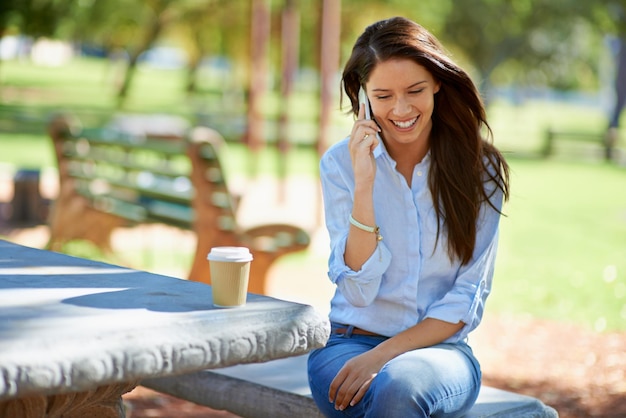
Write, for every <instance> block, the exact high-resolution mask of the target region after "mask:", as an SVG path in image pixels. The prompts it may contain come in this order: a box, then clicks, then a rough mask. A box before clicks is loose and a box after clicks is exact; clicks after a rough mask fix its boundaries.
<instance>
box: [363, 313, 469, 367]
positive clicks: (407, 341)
mask: <svg viewBox="0 0 626 418" xmlns="http://www.w3.org/2000/svg"><path fill="white" fill-rule="evenodd" d="M464 326H465V324H464V323H463V322H458V323H456V324H452V323H450V322H445V321H442V320H439V319H434V318H426V319H424V320H423V321H422V322H420V323H419V324H417V325H415V326H413V327H411V328H409V329H407V330H405V331H403V332H401V333H399V334H397V335H395V336H393V337H392V338H389V339H388V340H386V341H384V342H383V343H381V344H379V345H378V346H377V347H376V348H375V349H374V350H380V352H381V355H384V357H386V358H387V361H389V360H391V359H392V358H394V357H397V356H399V355H400V354H403V353H406V352H408V351H411V350H416V349H419V348H424V347H430V346H433V345H436V344H439V343H441V342H443V341H445V340H447V339H448V338H450V337H452V336H453V335H454V334H456V333H457V332H458V331H459V330H460V329H461V328H463V327H464Z"/></svg>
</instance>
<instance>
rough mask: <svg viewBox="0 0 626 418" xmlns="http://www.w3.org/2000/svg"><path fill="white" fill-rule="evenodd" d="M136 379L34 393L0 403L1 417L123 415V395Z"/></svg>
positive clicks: (113, 417) (104, 417)
mask: <svg viewBox="0 0 626 418" xmlns="http://www.w3.org/2000/svg"><path fill="white" fill-rule="evenodd" d="M137 383H138V382H125V383H116V384H112V385H106V386H100V387H98V388H97V389H94V390H90V391H87V392H76V393H62V394H58V395H49V396H44V395H34V396H28V397H24V398H17V399H9V400H6V401H3V402H0V416H2V417H21V418H44V417H45V418H57V417H58V418H60V417H63V418H83V417H98V418H125V416H126V412H125V410H124V403H123V401H122V395H123V394H125V393H126V392H130V391H131V390H133V389H134V388H135V386H137Z"/></svg>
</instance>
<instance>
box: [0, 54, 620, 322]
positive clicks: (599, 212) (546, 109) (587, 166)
mask: <svg viewBox="0 0 626 418" xmlns="http://www.w3.org/2000/svg"><path fill="white" fill-rule="evenodd" d="M112 74H113V73H112V69H111V68H107V67H106V65H105V64H104V63H103V62H102V61H98V60H78V61H76V62H74V63H72V65H70V66H67V67H62V68H41V67H34V66H32V65H30V64H25V63H19V62H3V63H1V64H0V81H1V83H0V88H2V90H1V91H0V94H1V96H0V98H1V100H0V164H1V165H3V166H6V165H8V166H9V167H10V168H11V169H16V168H36V167H40V168H51V167H54V166H55V161H54V157H53V154H52V149H51V147H50V142H49V140H48V138H47V137H46V135H45V131H44V127H45V120H46V118H47V117H48V116H49V114H50V113H51V112H55V111H60V110H71V111H72V112H76V113H77V114H78V115H79V116H80V117H81V119H82V120H83V122H84V123H85V124H86V125H90V126H92V125H96V124H99V123H103V122H104V121H106V120H107V119H108V118H109V117H110V116H111V115H112V114H113V113H114V112H115V110H114V97H113V94H112V92H113V90H112V84H111V83H112ZM135 81H136V84H135V85H134V88H133V89H132V90H131V94H130V97H129V101H128V104H127V107H126V108H125V109H124V110H125V111H129V112H135V111H137V112H145V113H154V112H163V113H169V114H178V115H182V116H185V117H188V118H189V119H190V120H193V118H194V117H195V116H194V115H195V114H196V112H198V111H199V110H201V111H203V112H206V113H207V114H208V115H212V116H214V118H215V120H217V121H219V120H221V118H222V115H223V114H224V113H225V112H227V111H233V110H236V111H239V110H240V109H239V110H237V109H238V108H237V106H240V105H241V104H239V105H238V104H237V100H234V101H233V103H235V104H234V105H233V107H232V108H230V107H228V106H225V104H226V103H228V102H227V101H224V100H223V99H222V97H221V94H220V93H219V92H217V91H216V87H219V86H215V85H205V86H204V88H203V91H204V92H205V93H203V94H201V95H197V96H195V97H194V98H193V99H190V98H188V97H186V96H185V95H184V94H183V93H182V92H181V90H182V88H181V86H182V85H183V83H184V74H183V73H182V72H180V71H179V72H177V71H162V70H161V71H159V70H154V69H147V68H142V69H141V70H140V71H138V72H137V74H136V79H135ZM279 106H280V100H279V98H278V97H277V96H272V97H269V98H268V99H267V109H268V110H267V111H268V112H269V113H272V112H274V113H275V112H276V110H277V109H278V108H279ZM290 112H291V113H292V114H293V115H294V117H296V118H297V119H298V122H297V123H296V124H294V125H293V126H292V127H291V128H290V129H291V135H290V138H292V139H294V141H311V140H313V139H314V138H315V126H314V125H312V124H311V121H307V120H305V119H306V115H315V114H317V104H316V101H315V100H314V98H313V99H312V98H311V95H310V94H305V93H304V92H300V93H298V94H297V95H296V97H295V98H294V103H293V104H291V106H290ZM334 118H335V127H334V128H333V129H334V130H333V132H332V133H331V135H330V137H329V138H326V140H327V142H328V143H333V142H335V141H337V140H339V139H341V138H342V137H343V136H344V135H345V134H346V133H348V132H349V130H350V125H351V121H350V118H347V117H345V116H342V115H341V113H339V112H338V111H337V112H336V113H335V115H334ZM489 120H490V123H491V126H492V128H493V131H494V137H495V142H496V144H497V145H498V146H499V147H500V148H501V149H502V150H504V151H505V152H506V155H507V156H509V160H510V163H511V166H512V196H511V201H510V202H509V203H508V204H507V205H506V206H505V213H506V214H507V217H505V218H503V220H502V229H501V237H500V249H499V257H498V262H497V267H496V275H495V279H494V287H493V294H492V296H491V297H490V299H489V302H488V305H487V309H488V311H490V312H498V313H511V314H515V315H531V316H535V317H541V318H549V319H554V320H559V321H568V322H575V323H578V324H582V325H584V326H587V327H590V328H592V329H595V330H598V331H604V330H615V329H619V330H626V192H625V186H624V185H626V170H625V169H624V168H623V167H618V166H616V165H610V164H605V163H602V162H601V158H598V155H601V152H602V150H601V148H600V147H599V146H598V145H594V144H590V145H584V146H574V144H567V143H559V144H557V146H556V149H557V151H558V156H557V157H554V158H552V159H549V160H541V159H538V158H522V157H528V156H529V155H530V156H533V155H534V156H535V157H536V155H537V154H538V152H539V150H540V149H541V147H542V141H543V134H544V132H545V129H546V128H548V127H553V128H558V129H564V130H579V131H585V132H602V130H603V129H604V126H605V125H606V120H605V115H604V114H603V112H602V110H601V109H597V108H593V107H589V106H580V105H571V104H565V103H547V102H537V101H535V102H526V103H523V104H521V105H511V104H508V103H504V102H494V103H493V105H492V106H491V107H490V109H489ZM267 135H268V137H273V135H274V134H273V130H272V128H271V127H270V128H268V129H267ZM622 137H623V138H624V137H626V135H624V132H622ZM621 146H622V147H623V143H622V145H621ZM223 157H224V161H225V170H226V173H227V175H228V176H239V175H246V174H247V175H253V174H255V173H256V174H273V175H277V173H278V168H277V167H278V163H279V161H280V157H279V156H278V155H277V154H276V152H274V151H273V149H272V148H266V149H264V150H262V151H261V152H260V153H259V154H257V155H251V154H250V153H249V152H248V151H247V149H246V148H245V147H244V146H243V145H241V144H237V143H231V144H229V146H228V147H227V149H226V150H225V152H224V155H223ZM286 172H287V173H288V174H289V175H309V176H317V157H316V154H315V152H314V151H313V150H312V149H299V148H294V149H292V151H291V152H290V153H289V154H288V156H287V158H286ZM146 241H147V242H149V241H150V240H149V239H147V240H146ZM68 251H71V252H73V253H78V254H79V255H83V256H87V257H94V258H97V257H98V254H97V251H95V250H94V249H91V248H88V246H85V245H78V246H76V245H74V246H71V247H69V249H68ZM123 257H124V258H125V259H129V260H133V264H134V265H135V266H139V267H140V268H142V267H143V268H145V269H149V270H152V271H154V270H159V269H161V268H163V269H166V270H167V269H169V268H179V267H180V266H188V265H189V262H190V259H191V256H190V254H189V253H188V252H186V251H185V250H184V249H179V248H176V246H175V245H174V246H172V247H171V248H158V249H148V250H145V249H142V248H137V249H136V250H132V251H129V252H128V253H127V254H124V255H123ZM116 261H117V260H111V262H116ZM280 262H281V263H299V264H302V265H306V263H307V262H311V259H310V255H309V254H307V253H302V254H295V255H290V256H288V257H285V258H283V259H282V260H281V261H280ZM314 262H320V260H315V261H314ZM322 262H324V261H322Z"/></svg>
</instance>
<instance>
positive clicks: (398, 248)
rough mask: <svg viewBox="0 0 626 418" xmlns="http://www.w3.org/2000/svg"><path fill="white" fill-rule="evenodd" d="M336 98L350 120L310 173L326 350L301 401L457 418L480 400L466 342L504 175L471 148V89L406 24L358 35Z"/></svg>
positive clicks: (486, 152)
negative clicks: (325, 265)
mask: <svg viewBox="0 0 626 418" xmlns="http://www.w3.org/2000/svg"><path fill="white" fill-rule="evenodd" d="M342 85H343V88H344V90H345V93H346V95H347V96H348V98H349V99H350V102H351V104H352V109H351V111H352V113H354V114H355V115H356V121H355V123H354V126H353V128H352V132H351V134H350V137H349V138H346V139H345V140H343V141H341V142H339V143H337V144H335V145H334V146H332V147H331V148H330V149H329V150H328V151H327V152H326V153H325V155H324V156H323V158H322V160H321V163H320V168H321V179H322V187H323V195H324V206H325V213H326V224H327V228H328V231H329V234H330V238H331V255H330V259H329V277H330V279H331V281H332V282H333V283H335V285H336V287H337V289H336V292H335V295H334V297H333V299H332V301H331V311H330V320H331V324H332V332H331V336H330V339H329V341H328V343H327V345H326V346H325V347H324V348H322V349H319V350H316V351H314V352H312V353H311V355H310V357H309V381H310V386H311V390H312V393H313V397H314V398H315V401H316V403H317V405H318V406H319V408H320V410H321V411H322V412H323V413H324V414H325V415H327V416H350V417H361V416H368V417H403V418H406V417H429V416H433V417H457V416H461V415H462V414H464V413H465V412H467V411H468V410H469V409H470V408H471V407H472V405H473V404H474V402H475V400H476V398H477V396H478V391H479V388H480V382H481V372H480V366H479V364H478V362H477V361H476V359H475V358H474V356H473V354H472V350H471V348H470V347H469V346H468V345H467V343H466V342H467V336H468V334H469V333H470V331H472V330H473V329H474V328H476V326H477V325H478V324H479V322H480V319H481V316H482V313H483V310H484V304H485V299H486V297H487V295H488V294H489V291H490V288H491V279H492V276H493V268H494V261H495V255H496V246H497V234H498V223H499V218H500V210H501V207H502V202H503V200H505V199H506V198H508V190H509V189H508V182H509V179H508V166H507V164H506V162H505V161H504V159H503V157H502V155H501V154H500V153H499V152H498V151H497V150H496V148H495V147H494V146H493V145H491V144H490V142H488V141H487V139H485V138H483V137H482V136H481V135H482V134H487V135H489V136H490V135H491V131H490V129H489V126H488V124H487V121H486V116H485V110H484V107H483V104H482V102H481V99H480V96H479V94H478V92H477V90H476V87H475V85H474V84H473V83H472V81H471V80H470V78H469V77H468V75H467V74H466V73H465V71H463V70H462V69H461V68H459V67H458V66H457V65H456V64H454V63H453V62H452V61H451V59H450V58H449V57H448V56H447V55H446V54H445V52H444V50H443V48H442V47H441V45H440V44H439V42H438V41H437V40H436V39H435V38H434V37H433V36H432V35H431V34H430V33H428V32H427V31H426V30H425V29H424V28H423V27H421V26H420V25H418V24H416V23H414V22H412V21H410V20H407V19H404V18H399V17H396V18H392V19H388V20H383V21H380V22H377V23H374V24H373V25H371V26H369V27H368V28H367V29H366V30H365V32H364V33H363V34H362V35H361V36H360V37H359V38H358V40H357V42H356V44H355V45H354V48H353V50H352V55H351V57H350V59H349V60H348V62H347V64H346V66H345V69H344V72H343V77H342ZM360 88H364V90H365V92H366V94H367V97H368V99H369V102H370V106H371V111H372V118H373V119H371V120H370V119H366V118H365V108H364V106H363V105H359V102H358V92H359V89H360ZM377 134H378V136H377Z"/></svg>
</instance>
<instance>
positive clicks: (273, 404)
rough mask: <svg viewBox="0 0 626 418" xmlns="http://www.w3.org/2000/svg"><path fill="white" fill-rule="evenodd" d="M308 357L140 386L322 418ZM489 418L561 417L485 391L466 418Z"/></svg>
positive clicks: (275, 414) (256, 412)
mask: <svg viewBox="0 0 626 418" xmlns="http://www.w3.org/2000/svg"><path fill="white" fill-rule="evenodd" d="M307 356H308V355H301V356H297V357H290V358H285V359H280V360H273V361H270V362H267V363H257V364H245V365H238V366H233V367H227V368H223V369H214V370H204V371H201V372H196V373H191V374H186V375H181V376H172V377H164V378H157V379H149V380H144V381H142V382H141V385H142V386H145V387H148V388H150V389H153V390H156V391H158V392H162V393H167V394H169V395H173V396H175V397H178V398H181V399H185V400H188V401H191V402H194V403H196V404H199V405H204V406H208V407H211V408H214V409H225V410H228V411H230V412H232V413H234V414H237V415H240V416H242V417H254V418H266V417H267V418H293V417H311V418H318V417H320V418H321V417H323V415H322V414H321V413H320V412H319V410H318V409H317V406H316V405H315V402H314V401H313V398H312V397H311V391H310V389H309V384H308V379H307V372H306V362H307ZM487 417H494V418H495V417H502V418H503V417H506V418H516V417H520V418H521V417H524V418H556V417H558V414H557V412H556V411H555V410H554V409H553V408H551V407H549V406H547V405H545V404H543V403H542V402H541V401H539V400H538V399H535V398H532V397H530V396H525V395H519V394H516V393H512V392H507V391H503V390H499V389H494V388H490V387H483V388H481V391H480V396H479V397H478V401H477V402H476V404H475V405H474V407H473V408H472V410H471V412H470V413H469V414H468V415H466V418H487Z"/></svg>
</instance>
